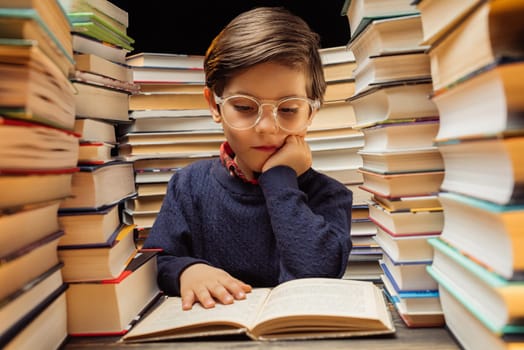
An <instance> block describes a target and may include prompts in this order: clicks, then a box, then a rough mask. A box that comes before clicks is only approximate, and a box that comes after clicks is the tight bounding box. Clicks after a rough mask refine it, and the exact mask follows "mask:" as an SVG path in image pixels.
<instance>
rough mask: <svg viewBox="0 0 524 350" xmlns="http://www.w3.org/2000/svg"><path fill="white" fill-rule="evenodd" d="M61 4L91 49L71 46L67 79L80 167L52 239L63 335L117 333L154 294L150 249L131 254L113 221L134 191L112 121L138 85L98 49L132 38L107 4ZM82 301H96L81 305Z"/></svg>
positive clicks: (126, 235)
mask: <svg viewBox="0 0 524 350" xmlns="http://www.w3.org/2000/svg"><path fill="white" fill-rule="evenodd" d="M62 4H63V5H64V7H65V8H66V10H67V16H68V17H69V19H70V20H71V22H72V23H73V27H72V30H73V35H81V36H82V38H83V39H85V40H90V42H91V45H92V46H91V48H92V49H93V50H83V49H81V48H80V49H79V50H77V46H76V45H75V44H74V43H73V50H74V59H75V67H74V68H75V69H74V71H73V72H72V74H71V77H70V79H71V82H72V84H73V85H74V87H75V89H76V91H77V94H76V95H75V97H74V100H73V101H74V104H75V115H76V120H75V130H76V131H77V132H78V133H79V135H80V146H79V153H78V159H77V162H78V167H79V168H80V171H79V172H77V173H75V174H74V175H73V179H72V196H71V197H70V198H67V199H66V200H64V201H63V202H62V203H61V205H60V210H59V222H60V225H61V227H62V228H63V229H64V231H65V235H64V236H63V237H62V238H61V239H60V241H59V244H58V256H59V258H60V260H61V261H62V262H63V263H64V267H63V269H62V276H63V279H64V281H65V282H67V283H68V286H69V288H68V290H67V292H66V295H67V318H68V333H69V334H70V335H72V336H86V335H87V336H97V335H114V334H122V333H125V332H127V331H128V330H129V328H130V327H131V326H132V325H133V323H134V322H136V319H137V316H139V315H140V314H141V312H142V311H144V310H145V309H146V308H147V306H148V305H149V304H150V303H151V302H152V300H154V299H155V298H156V296H157V295H158V294H159V291H158V287H157V285H156V278H155V275H156V265H155V254H156V253H155V252H139V251H138V250H137V247H136V244H135V238H134V234H133V233H134V232H133V229H134V227H133V226H132V225H127V224H124V223H123V222H122V220H121V215H122V214H121V210H123V202H124V201H125V199H127V198H130V197H132V196H134V195H135V194H136V190H135V183H134V173H133V164H132V163H131V162H125V161H122V160H120V159H118V157H117V156H116V155H117V152H116V146H117V138H116V126H117V125H118V124H122V123H129V117H128V110H129V102H128V99H129V95H132V94H134V93H138V85H136V84H133V82H132V75H131V70H130V68H129V67H127V66H126V65H124V64H123V62H122V59H117V58H115V57H113V56H111V55H107V54H106V52H105V51H104V50H102V49H100V48H103V47H104V46H106V43H109V44H110V45H112V46H110V47H111V48H113V49H115V50H117V51H119V52H126V51H128V50H131V47H130V46H129V45H130V43H131V42H132V39H130V38H128V37H127V35H126V34H125V32H126V28H127V13H126V12H125V11H123V10H121V9H120V8H118V7H116V6H114V5H113V4H112V3H110V2H108V1H105V0H104V1H101V0H73V1H62ZM117 38H118V40H117ZM124 39H125V40H124ZM96 48H99V49H100V50H96ZM130 291H132V292H130ZM90 298H95V300H96V302H94V303H89V302H87V300H89V299H90ZM101 300H103V302H100V301H101Z"/></svg>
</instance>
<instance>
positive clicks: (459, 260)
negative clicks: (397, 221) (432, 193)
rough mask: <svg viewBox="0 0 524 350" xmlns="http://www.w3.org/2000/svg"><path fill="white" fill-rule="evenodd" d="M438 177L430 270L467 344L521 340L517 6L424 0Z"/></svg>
mask: <svg viewBox="0 0 524 350" xmlns="http://www.w3.org/2000/svg"><path fill="white" fill-rule="evenodd" d="M417 7H418V8H419V9H420V12H421V15H422V23H423V29H424V41H425V42H426V43H428V44H429V45H431V48H430V51H429V55H430V58H431V73H432V78H433V90H434V91H433V94H432V100H433V101H434V102H435V104H436V105H437V107H438V110H439V112H440V127H439V130H438V134H437V136H436V141H437V145H438V147H439V149H440V152H441V154H442V157H443V160H444V165H445V175H444V179H443V182H442V186H441V192H440V193H439V199H440V202H441V204H442V206H443V209H444V219H445V220H444V227H443V231H442V234H441V236H440V237H438V238H432V239H431V240H430V244H431V245H432V246H433V247H434V259H433V263H432V264H431V266H428V271H429V273H430V274H431V276H433V278H434V279H435V281H436V282H438V287H439V291H440V300H441V304H442V308H443V311H444V316H445V320H446V324H447V327H448V328H449V329H450V330H451V332H452V333H453V334H454V335H455V337H456V339H457V340H458V341H459V342H460V343H461V345H462V346H463V347H464V348H467V349H475V348H489V349H508V348H519V347H523V346H524V326H523V323H522V320H523V318H524V307H523V305H524V303H523V300H524V260H523V258H522V257H523V256H524V255H523V252H524V251H523V247H524V245H523V239H524V231H523V227H524V226H523V224H524V192H523V190H522V184H523V183H524V173H523V170H522V169H523V168H524V159H523V157H522V154H523V153H522V152H523V151H524V119H523V118H522V116H523V115H524V97H523V95H522V90H523V88H524V83H523V81H524V80H523V78H524V41H523V40H522V33H524V24H523V23H522V16H523V15H524V3H523V2H522V1H512V0H500V1H460V2H447V1H446V2H442V1H434V0H424V1H421V2H419V3H418V4H417Z"/></svg>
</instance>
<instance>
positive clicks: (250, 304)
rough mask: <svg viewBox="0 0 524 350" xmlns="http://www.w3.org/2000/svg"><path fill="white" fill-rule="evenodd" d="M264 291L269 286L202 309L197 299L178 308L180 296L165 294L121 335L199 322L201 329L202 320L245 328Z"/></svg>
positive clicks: (192, 324) (258, 307) (150, 331)
mask: <svg viewBox="0 0 524 350" xmlns="http://www.w3.org/2000/svg"><path fill="white" fill-rule="evenodd" d="M268 293H269V289H267V288H259V289H254V290H253V291H252V292H251V293H248V294H246V299H244V300H236V301H235V302H234V303H233V304H231V305H223V304H220V303H217V304H216V306H215V307H214V308H211V309H205V308H203V307H202V306H201V305H200V304H199V303H197V304H195V305H193V308H192V309H191V310H188V311H183V310H182V299H181V298H179V297H167V298H165V299H164V300H163V301H162V302H161V304H160V305H158V307H157V308H156V309H154V310H153V311H152V312H151V314H149V315H147V316H146V317H145V318H144V319H143V320H142V321H141V322H139V323H138V324H137V325H136V326H135V328H133V329H132V330H131V331H130V332H129V333H128V334H127V335H126V336H125V337H124V339H127V338H134V337H138V336H142V335H152V336H154V335H155V333H159V332H166V331H170V330H172V331H173V332H172V333H173V334H176V333H175V332H176V329H179V328H188V327H191V326H199V327H198V329H199V330H202V331H203V330H204V329H203V327H202V326H203V325H206V324H215V325H217V324H229V325H233V324H235V325H238V326H239V327H244V328H248V325H249V324H251V323H252V321H253V319H254V318H255V317H256V314H257V313H258V310H259V309H260V307H261V306H262V304H263V303H264V300H265V299H266V297H267V295H268ZM185 330H187V329H185Z"/></svg>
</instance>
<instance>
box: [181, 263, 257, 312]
mask: <svg viewBox="0 0 524 350" xmlns="http://www.w3.org/2000/svg"><path fill="white" fill-rule="evenodd" d="M249 292H251V286H250V285H248V284H245V283H244V282H242V281H240V280H238V279H236V278H234V277H232V276H231V275H230V274H228V273H227V272H226V271H224V270H222V269H217V268H215V267H212V266H209V265H206V264H194V265H191V266H189V267H188V268H187V269H185V270H184V271H183V272H182V274H181V275H180V294H181V296H182V309H183V310H190V309H191V308H192V307H193V304H194V303H196V302H200V304H201V305H202V306H203V307H204V308H206V309H208V308H212V307H214V306H215V303H216V302H215V299H216V300H217V301H219V302H220V303H222V304H232V303H233V302H234V300H235V299H236V300H240V299H245V297H246V293H249Z"/></svg>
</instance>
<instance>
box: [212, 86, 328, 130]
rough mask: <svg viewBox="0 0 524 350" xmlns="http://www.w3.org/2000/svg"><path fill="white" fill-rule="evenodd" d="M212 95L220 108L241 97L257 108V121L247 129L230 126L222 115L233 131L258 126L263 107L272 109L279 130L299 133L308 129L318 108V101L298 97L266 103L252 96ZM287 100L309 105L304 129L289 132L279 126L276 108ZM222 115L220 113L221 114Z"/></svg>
mask: <svg viewBox="0 0 524 350" xmlns="http://www.w3.org/2000/svg"><path fill="white" fill-rule="evenodd" d="M213 95H214V97H215V102H216V103H217V104H218V105H220V106H222V107H223V105H224V103H226V102H227V101H229V100H230V99H233V98H238V97H243V98H247V99H249V100H251V101H253V102H255V103H256V104H257V106H258V116H257V119H256V120H255V122H254V123H253V125H251V126H249V127H243V128H240V127H237V126H233V125H231V124H230V123H229V122H228V121H227V117H225V116H224V115H223V118H224V121H225V122H226V124H227V125H228V126H229V127H230V128H232V129H235V130H249V129H251V128H254V127H255V126H257V125H258V123H259V122H260V120H262V114H263V113H262V112H263V111H262V107H263V106H272V107H273V109H272V112H273V113H272V114H273V120H274V121H275V124H276V125H277V127H278V128H279V129H281V130H284V131H287V132H299V131H302V130H304V129H306V128H307V127H308V122H309V121H310V120H311V117H312V116H313V112H315V111H316V110H318V109H319V108H320V101H319V100H313V99H310V98H308V97H300V96H292V97H285V98H283V99H280V100H277V101H275V100H273V101H271V100H265V101H266V102H262V101H261V100H259V99H258V98H256V97H253V96H249V95H243V94H236V95H231V96H227V97H220V96H217V94H215V93H214V92H213ZM289 100H302V101H305V102H307V103H308V104H309V107H310V108H311V113H310V114H309V117H308V119H307V122H306V124H305V125H304V127H302V128H300V129H297V130H290V129H287V128H284V127H283V126H282V125H280V122H279V121H278V117H277V112H278V106H279V105H280V104H281V103H283V102H286V101H289ZM221 113H222V112H221Z"/></svg>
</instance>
